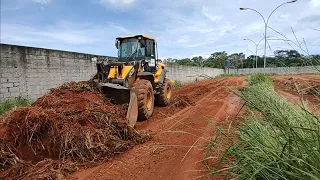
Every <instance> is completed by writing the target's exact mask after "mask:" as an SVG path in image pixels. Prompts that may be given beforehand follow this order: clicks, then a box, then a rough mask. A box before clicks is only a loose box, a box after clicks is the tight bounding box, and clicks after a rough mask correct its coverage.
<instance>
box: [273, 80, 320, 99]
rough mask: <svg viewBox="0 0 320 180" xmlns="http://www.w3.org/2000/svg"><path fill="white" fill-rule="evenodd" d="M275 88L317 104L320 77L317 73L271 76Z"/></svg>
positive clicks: (319, 93) (319, 91) (319, 96)
mask: <svg viewBox="0 0 320 180" xmlns="http://www.w3.org/2000/svg"><path fill="white" fill-rule="evenodd" d="M271 79H272V80H273V82H274V85H275V87H276V89H280V90H282V91H285V92H288V93H290V94H293V95H295V96H303V98H304V99H305V100H308V101H309V102H312V103H315V104H318V103H319V98H320V79H319V76H317V75H287V76H272V77H271Z"/></svg>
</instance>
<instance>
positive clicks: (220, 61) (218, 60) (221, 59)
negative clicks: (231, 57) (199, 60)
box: [204, 51, 228, 69]
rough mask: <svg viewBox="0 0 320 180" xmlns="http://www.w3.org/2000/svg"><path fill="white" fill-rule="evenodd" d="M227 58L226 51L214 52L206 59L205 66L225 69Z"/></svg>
mask: <svg viewBox="0 0 320 180" xmlns="http://www.w3.org/2000/svg"><path fill="white" fill-rule="evenodd" d="M227 58H228V54H227V53H226V52H225V51H222V52H215V53H212V54H211V55H210V57H209V58H208V59H207V60H206V61H204V66H206V67H213V68H222V69H223V68H224V66H225V61H226V60H227Z"/></svg>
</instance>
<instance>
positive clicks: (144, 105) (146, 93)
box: [132, 79, 154, 121]
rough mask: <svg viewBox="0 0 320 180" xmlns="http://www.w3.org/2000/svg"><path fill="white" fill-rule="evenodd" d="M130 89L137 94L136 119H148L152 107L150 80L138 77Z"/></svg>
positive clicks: (152, 96) (152, 98) (152, 93)
mask: <svg viewBox="0 0 320 180" xmlns="http://www.w3.org/2000/svg"><path fill="white" fill-rule="evenodd" d="M132 90H133V92H134V93H135V94H136V95H137V101H138V120H140V121H144V120H147V119H149V117H150V116H151V115H152V113H153V108H154V92H153V87H152V84H151V82H150V81H148V80H145V79H138V80H136V82H135V83H134V85H133V87H132Z"/></svg>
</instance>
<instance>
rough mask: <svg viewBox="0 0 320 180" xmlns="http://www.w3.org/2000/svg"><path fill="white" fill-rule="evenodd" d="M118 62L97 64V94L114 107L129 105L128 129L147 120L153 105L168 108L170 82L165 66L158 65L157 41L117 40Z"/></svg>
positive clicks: (141, 37) (146, 38) (140, 38)
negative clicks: (99, 92) (98, 92)
mask: <svg viewBox="0 0 320 180" xmlns="http://www.w3.org/2000/svg"><path fill="white" fill-rule="evenodd" d="M115 46H116V47H117V49H118V60H117V61H112V62H110V61H109V62H105V61H98V62H97V75H96V76H95V81H97V82H98V87H99V89H100V91H101V92H102V93H103V94H105V95H106V96H107V97H109V98H110V99H111V101H112V102H113V103H115V104H124V103H129V106H128V112H127V119H128V124H129V125H130V126H132V127H133V126H134V125H135V124H136V122H137V120H147V119H148V118H149V117H150V116H151V115H152V112H153V109H154V105H155V104H156V105H159V106H167V105H168V104H169V103H170V99H171V95H172V93H171V90H172V86H173V83H174V82H173V81H170V80H169V79H168V78H167V77H166V73H167V70H166V67H165V65H164V64H162V63H160V62H158V60H157V58H158V51H157V43H156V40H155V39H154V38H152V37H150V36H146V35H134V36H124V37H118V38H116V41H115Z"/></svg>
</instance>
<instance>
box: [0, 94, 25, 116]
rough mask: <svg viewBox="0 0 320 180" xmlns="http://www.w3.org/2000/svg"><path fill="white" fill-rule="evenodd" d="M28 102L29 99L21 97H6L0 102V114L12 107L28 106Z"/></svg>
mask: <svg viewBox="0 0 320 180" xmlns="http://www.w3.org/2000/svg"><path fill="white" fill-rule="evenodd" d="M30 104H31V103H30V101H29V100H28V99H26V98H23V97H16V98H12V99H7V100H5V101H4V102H2V103H0V115H2V114H4V113H5V112H7V111H10V110H11V109H13V108H14V107H22V106H29V105H30Z"/></svg>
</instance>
